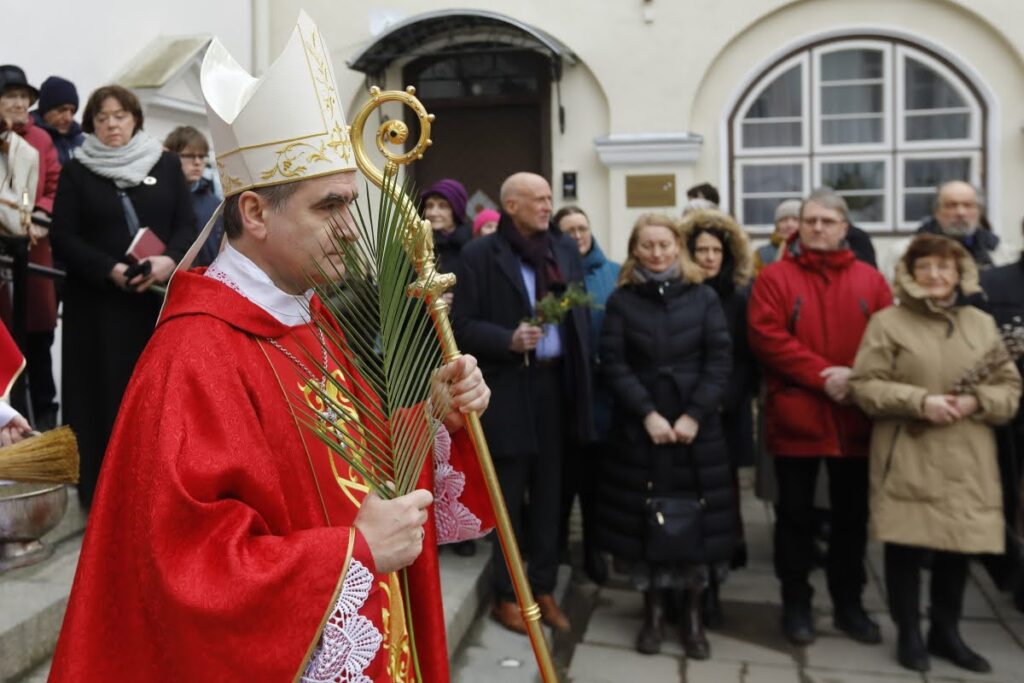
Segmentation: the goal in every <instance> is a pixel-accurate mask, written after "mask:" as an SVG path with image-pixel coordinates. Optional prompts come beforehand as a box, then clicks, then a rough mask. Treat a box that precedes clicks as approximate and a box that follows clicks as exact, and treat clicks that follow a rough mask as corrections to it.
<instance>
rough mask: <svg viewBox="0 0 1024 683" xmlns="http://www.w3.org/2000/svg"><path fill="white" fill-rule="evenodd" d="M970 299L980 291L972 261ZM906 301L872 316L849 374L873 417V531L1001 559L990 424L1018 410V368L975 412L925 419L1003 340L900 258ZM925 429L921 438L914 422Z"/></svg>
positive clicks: (988, 390) (985, 390)
mask: <svg viewBox="0 0 1024 683" xmlns="http://www.w3.org/2000/svg"><path fill="white" fill-rule="evenodd" d="M960 268H961V273H962V276H961V282H960V287H961V290H962V291H963V293H964V294H968V295H969V294H973V293H975V292H980V291H981V290H980V287H979V285H978V272H977V268H976V267H975V265H974V262H973V261H972V260H971V259H970V258H966V259H961V260H960ZM895 287H896V289H895V294H896V297H897V298H898V299H899V302H900V303H899V305H896V306H892V307H890V308H887V309H885V310H883V311H880V312H878V313H877V314H875V315H874V317H872V318H871V321H870V323H869V324H868V328H867V331H866V332H865V333H864V338H863V340H862V341H861V345H860V350H859V351H858V353H857V360H856V362H855V364H854V367H853V374H852V375H851V377H850V388H851V390H852V393H853V398H854V400H855V401H856V403H857V405H858V406H859V407H860V408H861V409H862V410H863V411H864V412H865V413H867V414H868V415H869V416H870V417H871V418H872V419H873V420H874V429H873V431H872V435H871V533H872V536H873V537H874V538H876V539H878V540H880V541H885V542H888V543H900V544H905V545H913V546H920V547H925V548H934V549H937V550H946V551H951V552H961V553H1001V552H1003V546H1004V535H1003V514H1002V489H1001V488H1000V483H999V466H998V464H997V461H996V442H995V435H994V433H993V430H992V427H993V426H994V425H999V424H1003V423H1005V422H1008V421H1009V420H1010V419H1011V418H1012V417H1013V415H1014V414H1015V413H1016V411H1017V403H1018V401H1019V399H1020V392H1021V378H1020V375H1019V374H1018V372H1017V368H1016V367H1015V366H1014V364H1013V363H1012V362H1007V363H1005V364H1004V365H1002V366H1001V367H1000V368H999V369H998V370H996V371H995V372H994V373H992V375H991V376H990V377H989V378H988V379H987V380H986V381H985V383H984V384H982V385H981V386H979V387H978V389H977V392H976V394H975V395H976V396H977V399H978V406H979V408H978V412H977V413H975V414H974V415H972V416H971V417H969V418H966V419H961V420H958V421H956V422H954V423H953V424H950V425H946V426H937V425H933V424H931V423H928V422H925V421H924V411H923V403H924V398H925V396H927V395H930V394H945V393H948V392H949V390H950V388H951V386H952V385H953V384H954V382H956V381H957V380H959V379H960V378H961V377H962V376H963V375H964V373H965V372H966V371H968V370H969V369H970V368H972V367H975V366H976V365H977V364H978V363H979V361H980V360H981V358H982V356H983V355H984V354H985V352H986V351H988V350H989V349H991V348H993V347H994V346H995V345H996V344H1001V343H1002V341H1001V339H1000V336H999V331H998V329H997V328H996V324H995V321H994V320H993V319H992V318H991V317H990V316H989V315H988V314H986V313H984V312H982V311H980V310H978V309H977V308H974V307H973V306H969V305H959V304H957V305H954V306H952V307H949V308H944V307H941V306H938V305H937V304H935V303H934V302H932V301H930V300H928V299H927V298H925V296H924V292H923V290H922V289H921V288H920V287H919V286H918V285H917V284H916V283H915V282H914V280H913V277H912V276H911V275H910V274H909V273H908V272H907V270H906V268H905V267H904V266H903V264H902V261H901V262H900V264H899V266H898V268H897V273H896V283H895ZM915 423H916V426H917V428H920V427H923V428H924V429H923V431H920V432H919V433H917V434H916V435H915V434H914V433H912V432H914V431H915V429H916V428H915V429H910V430H908V427H910V425H911V424H915Z"/></svg>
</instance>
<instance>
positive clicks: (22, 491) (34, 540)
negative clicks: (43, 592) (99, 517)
mask: <svg viewBox="0 0 1024 683" xmlns="http://www.w3.org/2000/svg"><path fill="white" fill-rule="evenodd" d="M67 507H68V491H67V487H66V486H64V485H63V484H20V483H3V484H0V572H4V571H7V570H9V569H14V568H15V567H24V566H26V565H29V564H33V563H35V562H39V561H41V560H45V559H46V558H47V557H49V556H50V555H51V554H52V553H53V548H51V547H50V546H49V545H47V544H45V543H43V542H42V541H41V540H40V539H41V538H42V537H43V536H45V535H46V534H47V532H49V531H51V530H52V529H53V528H54V527H56V526H57V524H59V523H60V520H61V518H63V517H64V512H65V511H66V510H67Z"/></svg>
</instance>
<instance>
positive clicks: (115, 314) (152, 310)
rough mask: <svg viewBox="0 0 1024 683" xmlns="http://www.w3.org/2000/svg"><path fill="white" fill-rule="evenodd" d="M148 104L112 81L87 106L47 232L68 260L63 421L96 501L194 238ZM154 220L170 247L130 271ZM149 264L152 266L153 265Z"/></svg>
mask: <svg viewBox="0 0 1024 683" xmlns="http://www.w3.org/2000/svg"><path fill="white" fill-rule="evenodd" d="M142 122H143V115H142V108H141V106H140V105H139V101H138V99H137V98H136V97H135V95H133V94H132V93H131V92H130V91H128V90H126V89H125V88H122V87H120V86H116V85H110V86H105V87H102V88H99V89H98V90H96V91H95V92H94V93H93V94H92V95H91V96H90V97H89V101H88V103H87V104H86V106H85V112H84V115H83V126H82V127H83V130H84V131H85V132H86V134H87V135H86V138H85V143H84V144H83V145H82V146H81V147H80V148H79V149H78V150H77V152H76V154H75V158H74V159H73V160H71V161H70V162H69V163H68V164H67V165H66V166H64V168H63V170H62V171H61V176H60V184H59V186H58V188H57V199H56V201H55V203H54V211H53V227H52V229H51V240H52V242H53V249H54V253H55V254H56V255H57V256H58V258H59V259H60V260H62V261H63V263H65V264H66V267H67V279H66V281H65V286H64V317H63V321H64V323H63V349H64V350H63V361H62V374H63V378H62V379H63V401H64V421H65V422H66V423H67V424H69V425H71V426H72V428H73V429H74V430H75V432H76V434H77V435H78V445H79V450H80V453H81V482H80V484H79V494H80V497H81V500H82V504H83V506H85V507H86V508H88V507H89V505H90V504H91V503H92V496H93V492H94V490H95V486H96V480H97V477H98V476H99V471H100V462H101V459H102V457H103V452H104V451H105V450H106V446H107V439H108V438H109V436H110V431H111V429H112V427H113V424H114V418H115V417H116V415H117V407H118V405H119V404H120V402H121V395H122V394H123V393H124V389H125V387H126V386H127V384H128V379H129V377H130V376H131V373H132V370H133V369H134V367H135V362H136V360H137V359H138V357H139V355H140V354H141V353H142V349H143V348H144V347H145V345H146V342H147V341H148V340H149V335H150V334H151V333H152V331H153V328H154V327H155V326H156V319H157V315H158V314H159V312H160V305H161V303H162V300H163V299H162V297H161V296H159V295H158V294H157V293H156V292H154V291H149V290H150V288H151V287H152V286H154V285H159V284H162V283H165V282H166V281H167V280H168V278H170V276H171V273H172V272H173V271H174V267H175V265H176V264H177V262H178V260H179V259H181V257H182V256H183V255H184V254H185V251H187V250H188V247H189V246H190V245H191V243H192V241H193V239H194V238H195V219H194V217H193V213H192V203H191V199H190V197H189V192H188V187H187V186H186V184H185V177H184V175H183V174H182V172H181V163H180V162H179V161H178V158H177V157H176V156H175V155H173V154H170V153H167V152H164V151H163V147H162V146H161V145H160V143H159V142H157V141H156V140H154V139H153V138H151V137H150V136H149V135H148V134H146V133H145V132H143V130H142ZM142 228H149V229H150V230H152V231H153V233H155V234H156V236H157V237H159V238H160V239H161V240H162V241H163V243H164V245H165V251H164V253H163V254H160V255H152V256H148V257H146V258H145V259H143V261H145V262H146V263H148V266H145V268H146V271H143V272H141V273H139V274H136V275H132V274H131V273H130V272H128V273H127V274H126V271H128V267H129V261H128V259H127V258H126V257H125V252H126V251H127V249H128V247H129V245H130V243H131V242H132V239H133V237H134V236H135V235H136V233H138V231H139V230H140V229H142ZM147 271H148V272H147Z"/></svg>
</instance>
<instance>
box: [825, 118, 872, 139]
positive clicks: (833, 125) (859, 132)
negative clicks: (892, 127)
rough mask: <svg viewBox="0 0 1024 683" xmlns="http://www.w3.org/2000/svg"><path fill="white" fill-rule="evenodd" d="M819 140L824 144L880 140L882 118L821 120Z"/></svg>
mask: <svg viewBox="0 0 1024 683" xmlns="http://www.w3.org/2000/svg"><path fill="white" fill-rule="evenodd" d="M821 140H822V142H824V143H825V144H826V145H842V144H863V143H871V142H881V141H882V119H881V118H878V117H875V118H864V119H839V120H831V121H822V122H821Z"/></svg>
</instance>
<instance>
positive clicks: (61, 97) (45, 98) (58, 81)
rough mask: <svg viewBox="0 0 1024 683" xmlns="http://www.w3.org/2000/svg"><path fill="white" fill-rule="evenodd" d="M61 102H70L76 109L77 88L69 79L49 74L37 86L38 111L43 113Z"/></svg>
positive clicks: (76, 109)
mask: <svg viewBox="0 0 1024 683" xmlns="http://www.w3.org/2000/svg"><path fill="white" fill-rule="evenodd" d="M62 104H72V105H74V107H75V111H78V90H76V89H75V84H74V83H72V82H71V81H69V80H67V79H64V78H61V77H60V76H50V77H49V78H47V79H46V80H45V81H43V84H42V85H41V86H40V87H39V113H40V114H45V113H46V112H48V111H50V110H51V109H56V108H57V107H59V106H61V105H62Z"/></svg>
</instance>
